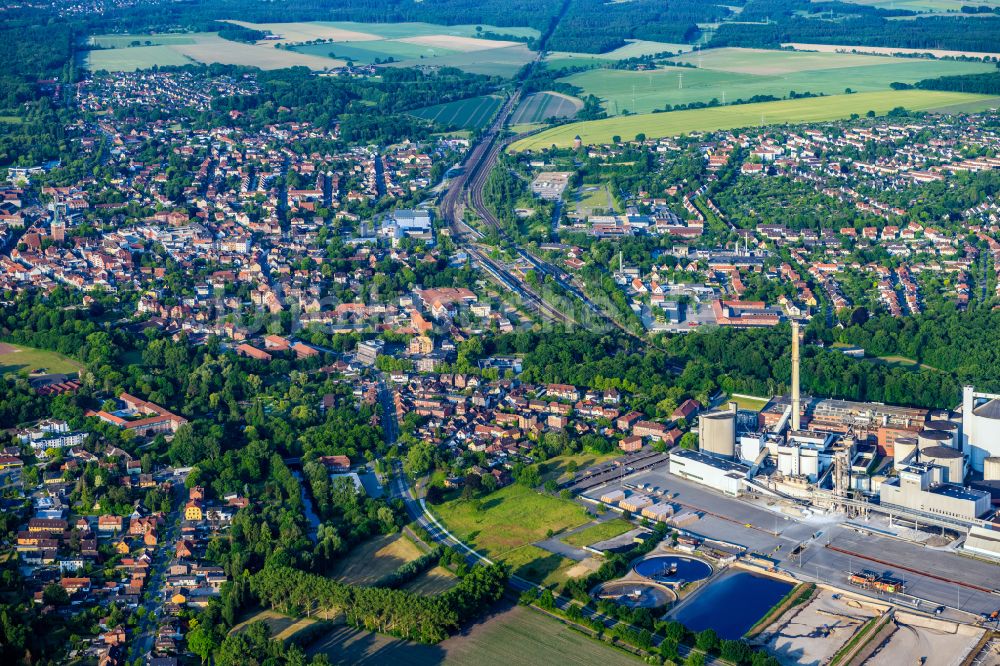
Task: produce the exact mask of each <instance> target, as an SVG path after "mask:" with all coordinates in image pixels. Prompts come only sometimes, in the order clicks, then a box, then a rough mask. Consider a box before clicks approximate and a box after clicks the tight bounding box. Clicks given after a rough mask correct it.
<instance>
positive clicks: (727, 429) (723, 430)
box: [698, 410, 736, 458]
mask: <svg viewBox="0 0 1000 666" xmlns="http://www.w3.org/2000/svg"><path fill="white" fill-rule="evenodd" d="M698 444H699V446H700V447H701V450H702V452H704V453H707V454H709V455H713V456H724V457H726V458H732V457H734V456H735V455H736V411H735V410H723V411H717V412H709V413H707V414H702V415H701V416H700V417H699V420H698Z"/></svg>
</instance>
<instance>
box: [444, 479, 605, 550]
mask: <svg viewBox="0 0 1000 666" xmlns="http://www.w3.org/2000/svg"><path fill="white" fill-rule="evenodd" d="M432 511H433V513H434V514H436V516H437V517H438V519H439V520H440V521H441V523H442V524H444V525H445V527H447V528H448V530H449V531H451V532H452V533H453V534H454V535H455V536H456V537H458V538H459V539H461V540H462V541H464V542H465V543H467V544H469V545H470V546H472V547H473V548H475V549H476V550H477V551H479V552H480V553H482V554H483V555H486V556H488V557H490V558H501V557H502V556H503V555H504V553H507V552H509V551H512V550H514V549H516V548H520V547H521V546H526V545H528V544H531V543H534V542H536V541H539V540H541V539H544V538H545V537H546V533H547V532H548V530H550V529H551V530H552V531H553V532H560V531H562V530H565V529H569V528H571V527H576V526H578V525H582V524H584V523H586V522H587V513H586V511H584V509H583V507H581V506H578V505H577V504H574V503H573V502H570V501H568V500H562V499H558V498H556V497H552V496H550V495H544V494H542V493H538V492H535V491H534V490H532V489H530V488H526V487H524V486H521V485H516V484H515V485H511V486H507V487H506V488H502V489H500V490H498V491H496V492H494V493H491V494H490V495H488V496H487V497H484V498H482V499H481V500H462V499H456V500H451V501H448V502H444V503H443V504H440V505H438V506H435V507H433V509H432Z"/></svg>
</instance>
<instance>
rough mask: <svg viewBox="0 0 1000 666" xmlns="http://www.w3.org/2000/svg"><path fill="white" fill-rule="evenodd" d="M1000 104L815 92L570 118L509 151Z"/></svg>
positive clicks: (980, 99) (957, 96)
mask: <svg viewBox="0 0 1000 666" xmlns="http://www.w3.org/2000/svg"><path fill="white" fill-rule="evenodd" d="M997 105H1000V97H990V96H986V95H970V94H965V93H953V92H938V91H929V90H898V91H896V90H892V91H883V92H871V93H858V94H855V95H835V96H830V97H811V98H805V99H790V100H782V101H779V102H761V103H759V104H740V105H734V106H720V107H712V108H707V109H695V110H690V111H673V112H670V113H654V114H645V115H635V116H620V117H616V118H606V119H603V120H591V121H587V122H582V123H571V124H569V125H563V126H561V127H554V128H552V129H550V130H546V131H544V132H540V133H538V134H535V135H533V136H530V137H525V138H524V139H521V140H520V141H517V142H515V143H514V144H512V145H511V146H510V148H509V150H511V151H512V152H520V151H525V150H541V149H544V148H549V147H551V146H553V145H554V146H557V147H562V148H566V147H569V146H572V145H573V138H574V137H575V136H576V135H577V134H579V135H580V137H581V138H582V139H583V142H584V143H585V144H604V143H611V141H612V138H613V137H615V136H618V137H621V138H623V139H625V140H632V139H633V138H634V137H635V136H636V135H637V134H639V133H642V134H645V135H646V137H647V138H650V139H652V138H660V137H667V136H679V135H681V134H688V133H690V132H699V131H702V132H707V131H716V130H724V129H736V128H738V127H750V126H754V125H779V124H795V123H805V122H819V121H826V120H839V119H843V118H848V117H850V115H851V114H854V113H856V114H860V115H864V114H865V113H867V112H868V111H869V110H871V111H874V112H875V113H877V114H884V113H886V112H888V111H890V110H891V109H894V108H896V107H904V108H906V109H908V110H910V111H947V110H949V109H950V108H952V107H955V106H962V107H963V108H965V109H966V110H971V109H973V108H975V107H976V106H979V107H980V108H983V109H985V108H990V107H995V106H997Z"/></svg>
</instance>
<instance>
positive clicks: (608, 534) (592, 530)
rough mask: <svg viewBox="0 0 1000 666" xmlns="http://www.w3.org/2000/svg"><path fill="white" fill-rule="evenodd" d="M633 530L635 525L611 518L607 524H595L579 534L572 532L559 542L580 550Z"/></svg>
mask: <svg viewBox="0 0 1000 666" xmlns="http://www.w3.org/2000/svg"><path fill="white" fill-rule="evenodd" d="M634 528H635V525H633V524H632V523H630V522H628V521H627V520H622V519H621V518H613V519H612V520H609V521H607V522H603V523H597V524H596V525H592V526H590V527H587V528H585V529H582V530H580V531H579V532H574V533H573V534H570V535H568V536H566V537H564V538H562V539H561V541H562V542H563V543H567V544H569V545H571V546H577V547H579V548H582V547H583V546H589V545H590V544H592V543H597V542H598V541H605V540H607V539H613V538H614V537H616V536H619V535H622V534H625V533H626V532H628V531H629V530H631V529H634Z"/></svg>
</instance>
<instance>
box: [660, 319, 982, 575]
mask: <svg viewBox="0 0 1000 666" xmlns="http://www.w3.org/2000/svg"><path fill="white" fill-rule="evenodd" d="M791 328H792V349H791V361H792V363H791V368H792V369H791V386H790V392H789V395H788V396H779V397H777V398H773V399H772V400H770V402H769V403H768V404H767V405H766V406H765V407H764V408H763V409H761V411H759V412H752V411H745V410H740V409H739V408H738V406H737V404H736V403H735V402H732V403H729V404H725V405H722V406H720V407H718V408H716V409H714V410H711V411H707V412H705V413H703V414H701V415H700V417H699V421H698V430H697V431H698V440H699V450H698V451H685V450H675V451H674V452H673V453H672V454H671V458H670V465H669V471H670V473H672V474H675V475H677V476H680V477H683V478H685V479H688V480H691V481H695V482H697V483H700V484H702V485H705V486H709V487H711V488H713V489H715V490H718V491H720V492H723V493H725V494H727V495H731V496H732V495H742V494H749V495H763V496H768V495H769V496H773V497H775V498H780V499H782V500H786V501H789V500H790V501H794V502H797V503H799V504H801V505H803V506H810V507H815V508H816V509H817V510H821V511H843V512H845V513H846V514H847V515H848V516H867V515H870V514H872V513H879V514H883V515H888V516H889V518H890V520H896V521H900V522H906V523H909V524H912V525H914V526H916V527H920V526H925V527H926V526H937V527H940V528H942V529H948V530H952V531H955V532H958V533H960V534H963V533H964V534H971V535H972V536H971V537H970V538H969V540H968V541H969V547H970V549H972V548H974V549H975V550H976V553H977V555H986V556H990V557H996V558H1000V531H997V532H994V531H993V527H994V521H995V514H996V509H995V504H1000V395H993V394H987V393H982V392H979V391H976V390H975V389H974V388H973V387H965V389H964V394H963V400H962V404H960V405H957V406H956V408H955V409H954V410H950V411H949V410H941V411H937V410H927V409H918V408H912V407H897V406H892V405H885V404H881V403H870V402H852V401H847V400H834V399H829V398H816V397H809V396H803V395H802V394H801V390H800V372H801V358H800V345H801V340H800V337H801V332H800V329H799V326H798V323H797V322H795V321H793V322H792V326H791ZM997 524H998V525H1000V523H997ZM994 535H996V536H994Z"/></svg>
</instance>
